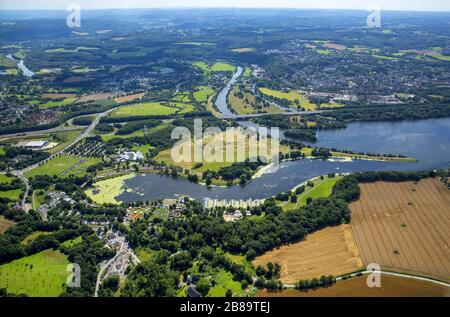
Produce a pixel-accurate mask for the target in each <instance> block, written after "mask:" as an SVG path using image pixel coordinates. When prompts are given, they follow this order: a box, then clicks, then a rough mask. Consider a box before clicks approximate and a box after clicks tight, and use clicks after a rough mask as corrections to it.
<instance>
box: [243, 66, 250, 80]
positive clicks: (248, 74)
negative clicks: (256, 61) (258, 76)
mask: <svg viewBox="0 0 450 317" xmlns="http://www.w3.org/2000/svg"><path fill="white" fill-rule="evenodd" d="M251 74H252V69H251V68H250V67H245V70H244V74H242V76H244V77H247V78H248V77H250V76H251Z"/></svg>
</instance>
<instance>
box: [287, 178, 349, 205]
mask: <svg viewBox="0 0 450 317" xmlns="http://www.w3.org/2000/svg"><path fill="white" fill-rule="evenodd" d="M341 178H342V177H341V176H335V177H332V178H329V177H328V176H327V177H324V179H320V178H317V179H315V180H313V181H312V182H313V183H314V187H310V186H305V187H306V189H305V191H304V192H303V193H301V194H299V195H297V203H291V202H288V203H282V204H281V206H282V207H283V210H285V211H289V210H295V209H298V208H300V207H302V206H306V200H307V199H308V198H309V197H310V198H312V199H318V198H326V197H328V196H330V194H331V191H332V190H333V186H334V185H335V184H336V182H337V181H338V180H340V179H341Z"/></svg>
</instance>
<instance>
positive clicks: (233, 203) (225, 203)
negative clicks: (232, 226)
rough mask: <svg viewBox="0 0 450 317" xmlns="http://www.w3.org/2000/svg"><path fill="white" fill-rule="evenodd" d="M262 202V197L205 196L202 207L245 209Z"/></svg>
mask: <svg viewBox="0 0 450 317" xmlns="http://www.w3.org/2000/svg"><path fill="white" fill-rule="evenodd" d="M263 203H264V199H247V200H236V199H232V200H219V199H211V198H205V199H204V201H203V204H204V207H205V208H207V209H214V208H217V207H224V208H227V207H232V208H236V209H247V208H253V207H258V206H260V205H262V204H263Z"/></svg>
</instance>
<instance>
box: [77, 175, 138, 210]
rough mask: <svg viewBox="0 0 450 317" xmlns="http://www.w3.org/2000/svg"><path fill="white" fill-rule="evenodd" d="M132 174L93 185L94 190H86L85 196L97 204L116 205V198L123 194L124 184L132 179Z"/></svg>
mask: <svg viewBox="0 0 450 317" xmlns="http://www.w3.org/2000/svg"><path fill="white" fill-rule="evenodd" d="M134 176H135V175H134V174H127V175H122V176H118V177H114V178H109V179H105V180H101V181H98V182H96V183H94V185H93V186H94V188H91V189H88V190H87V191H86V195H87V196H88V197H89V198H91V199H92V200H93V201H94V202H95V203H97V204H100V205H101V204H117V203H118V202H117V200H116V197H117V196H119V195H120V194H122V193H123V186H124V182H125V180H127V179H130V178H133V177H134Z"/></svg>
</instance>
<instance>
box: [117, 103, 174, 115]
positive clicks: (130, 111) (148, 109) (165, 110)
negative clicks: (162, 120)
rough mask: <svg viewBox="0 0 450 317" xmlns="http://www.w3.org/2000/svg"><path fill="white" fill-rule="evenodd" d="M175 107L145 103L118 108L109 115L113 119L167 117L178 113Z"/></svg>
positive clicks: (172, 105) (172, 104)
mask: <svg viewBox="0 0 450 317" xmlns="http://www.w3.org/2000/svg"><path fill="white" fill-rule="evenodd" d="M177 105H179V104H174V103H170V106H169V104H167V105H165V104H163V103H161V102H145V103H138V104H135V105H130V106H125V107H120V108H117V109H116V110H114V111H113V112H112V113H111V117H113V118H121V117H130V116H159V115H168V114H173V113H176V112H178V111H179V110H180V109H179V108H177Z"/></svg>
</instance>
